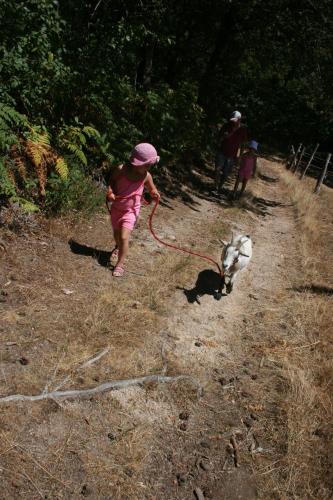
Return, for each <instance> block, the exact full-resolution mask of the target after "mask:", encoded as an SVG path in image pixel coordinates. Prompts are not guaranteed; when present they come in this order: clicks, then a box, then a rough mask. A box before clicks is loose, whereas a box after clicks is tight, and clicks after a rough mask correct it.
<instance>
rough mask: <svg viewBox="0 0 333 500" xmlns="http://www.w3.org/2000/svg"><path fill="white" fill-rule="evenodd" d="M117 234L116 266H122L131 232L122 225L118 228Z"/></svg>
mask: <svg viewBox="0 0 333 500" xmlns="http://www.w3.org/2000/svg"><path fill="white" fill-rule="evenodd" d="M118 231H119V234H117V239H118V241H117V240H116V242H117V246H118V252H119V253H118V262H117V264H116V265H117V266H121V267H123V264H124V262H125V259H126V256H127V254H128V247H129V237H130V234H131V231H130V229H127V228H126V227H122V228H120V229H119V230H118Z"/></svg>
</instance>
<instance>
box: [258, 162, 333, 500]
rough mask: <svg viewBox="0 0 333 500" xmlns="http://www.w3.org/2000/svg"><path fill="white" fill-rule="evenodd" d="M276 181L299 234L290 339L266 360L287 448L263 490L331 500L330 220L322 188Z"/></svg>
mask: <svg viewBox="0 0 333 500" xmlns="http://www.w3.org/2000/svg"><path fill="white" fill-rule="evenodd" d="M282 178H283V181H284V183H285V184H286V185H287V186H288V189H289V192H290V196H291V199H292V201H293V202H294V206H295V211H296V217H297V224H298V229H299V235H300V237H299V238H298V241H297V242H296V245H297V254H298V262H296V263H295V267H296V270H297V271H298V274H297V273H295V275H294V276H293V277H291V286H292V288H293V289H294V290H295V293H294V294H293V295H292V296H291V299H290V298H289V303H288V307H287V308H286V311H285V321H286V324H287V325H288V329H289V336H288V339H287V341H285V343H282V345H280V346H278V348H276V349H272V350H271V352H270V356H271V357H273V358H274V359H276V360H277V362H278V363H279V364H280V366H281V370H282V375H283V377H284V380H285V387H284V390H285V393H284V395H285V402H284V412H285V415H286V426H287V443H286V445H287V448H286V452H285V453H284V458H283V459H282V460H281V462H280V463H279V466H278V473H277V474H272V475H270V478H268V477H267V478H265V481H266V483H265V487H264V490H265V491H266V492H267V491H272V489H273V491H276V492H279V496H280V498H290V497H291V498H299V499H303V498H318V499H319V498H320V499H328V498H331V494H332V487H333V483H332V475H331V471H332V466H333V463H332V448H330V446H331V443H332V429H331V427H330V426H331V422H332V420H333V412H332V407H333V400H332V394H333V391H332V379H333V363H332V340H333V338H332V333H333V330H332V320H331V315H332V294H331V292H332V248H333V246H332V239H331V238H332V223H331V220H332V215H333V198H332V192H331V190H329V189H328V188H323V190H322V193H321V194H320V196H318V195H314V194H312V192H311V187H312V186H311V185H310V184H309V183H308V182H307V181H304V182H302V183H301V182H300V181H299V180H298V179H296V178H295V177H294V176H293V175H292V174H290V173H289V172H283V173H282Z"/></svg>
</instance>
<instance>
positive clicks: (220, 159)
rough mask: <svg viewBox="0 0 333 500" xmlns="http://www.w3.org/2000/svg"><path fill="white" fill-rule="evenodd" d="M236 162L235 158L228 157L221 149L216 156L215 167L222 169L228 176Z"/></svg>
mask: <svg viewBox="0 0 333 500" xmlns="http://www.w3.org/2000/svg"><path fill="white" fill-rule="evenodd" d="M234 164H235V158H227V157H226V156H224V154H223V153H221V151H218V152H217V154H216V158H215V168H216V169H217V170H221V172H222V174H223V175H225V176H226V177H228V176H229V175H230V174H231V171H232V168H233V166H234Z"/></svg>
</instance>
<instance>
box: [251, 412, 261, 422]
mask: <svg viewBox="0 0 333 500" xmlns="http://www.w3.org/2000/svg"><path fill="white" fill-rule="evenodd" d="M250 417H251V418H252V419H253V420H259V417H258V415H256V414H255V413H250Z"/></svg>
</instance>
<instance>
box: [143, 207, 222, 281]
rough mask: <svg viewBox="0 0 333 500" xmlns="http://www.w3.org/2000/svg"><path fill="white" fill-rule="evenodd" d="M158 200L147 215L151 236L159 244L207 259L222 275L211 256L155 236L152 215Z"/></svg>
mask: <svg viewBox="0 0 333 500" xmlns="http://www.w3.org/2000/svg"><path fill="white" fill-rule="evenodd" d="M159 201H160V200H159V198H156V200H155V205H154V207H153V210H152V211H151V214H150V215H149V230H150V232H151V234H152V236H153V238H155V240H156V241H158V242H159V243H161V245H164V246H166V247H169V248H173V249H174V250H178V251H179V252H184V253H188V254H190V255H194V256H195V257H199V258H200V259H204V260H208V261H209V262H212V263H213V264H214V265H215V266H216V267H217V269H218V270H219V274H220V276H221V277H222V276H223V272H222V269H221V267H220V265H219V264H218V262H216V261H215V260H214V259H212V258H211V257H207V256H206V255H202V254H201V253H198V252H192V250H187V249H186V248H181V247H177V246H176V245H171V243H166V242H165V241H163V240H161V239H160V238H159V237H158V236H156V233H155V231H154V229H153V217H154V215H155V212H156V209H157V207H158V204H159Z"/></svg>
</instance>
